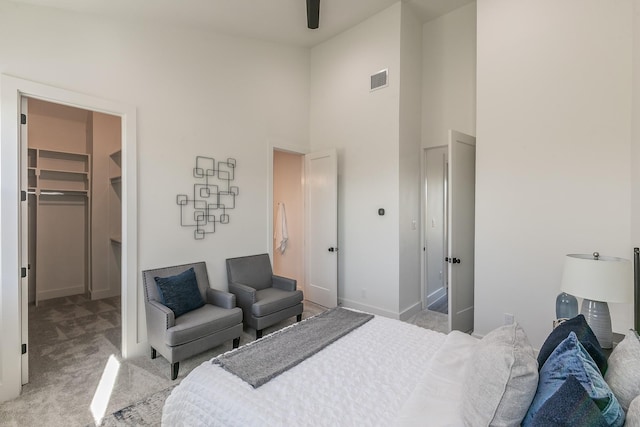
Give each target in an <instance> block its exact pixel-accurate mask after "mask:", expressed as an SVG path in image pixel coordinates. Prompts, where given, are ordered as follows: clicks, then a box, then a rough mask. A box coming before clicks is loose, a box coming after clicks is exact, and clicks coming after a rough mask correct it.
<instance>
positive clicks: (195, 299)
mask: <svg viewBox="0 0 640 427" xmlns="http://www.w3.org/2000/svg"><path fill="white" fill-rule="evenodd" d="M155 280H156V285H157V286H158V293H159V294H160V302H161V303H162V304H164V305H165V306H167V307H169V308H170V309H171V310H172V311H173V313H174V314H175V316H176V317H178V316H181V315H183V314H185V313H188V312H190V311H192V310H195V309H196V308H200V307H202V306H203V305H204V300H203V299H202V294H200V289H198V281H197V280H196V273H195V271H194V270H193V267H191V268H190V269H188V270H186V271H184V272H182V273H180V274H177V275H175V276H169V277H156V278H155Z"/></svg>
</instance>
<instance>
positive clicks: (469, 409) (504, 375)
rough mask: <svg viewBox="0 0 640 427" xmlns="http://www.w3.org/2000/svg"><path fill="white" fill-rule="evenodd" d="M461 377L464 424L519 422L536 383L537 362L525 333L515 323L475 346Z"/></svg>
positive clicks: (509, 423) (515, 423) (502, 328)
mask: <svg viewBox="0 0 640 427" xmlns="http://www.w3.org/2000/svg"><path fill="white" fill-rule="evenodd" d="M467 366H468V367H467V371H466V373H465V376H464V380H463V396H462V402H464V403H463V407H462V416H463V419H464V420H465V423H466V424H467V425H473V426H480V425H482V426H489V425H502V426H519V425H520V423H521V422H522V418H523V417H524V416H525V414H526V412H527V408H528V407H529V404H530V403H531V400H532V399H533V396H534V395H535V392H536V386H537V384H538V363H537V362H536V357H535V355H534V352H533V348H532V347H531V344H529V340H528V339H527V335H526V334H525V333H524V331H523V330H522V328H521V327H520V326H519V325H518V324H517V323H514V324H512V325H507V326H502V327H500V328H497V329H495V330H493V331H491V332H490V333H488V334H487V335H486V336H485V337H484V338H482V339H481V340H480V341H479V342H478V345H477V346H476V348H475V350H474V353H473V355H472V356H471V360H470V363H469V364H468V365H467Z"/></svg>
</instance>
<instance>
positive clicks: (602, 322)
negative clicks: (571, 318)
mask: <svg viewBox="0 0 640 427" xmlns="http://www.w3.org/2000/svg"><path fill="white" fill-rule="evenodd" d="M580 311H581V313H582V315H584V318H585V319H586V320H587V323H588V324H589V327H591V330H592V331H593V333H594V334H595V336H596V338H597V339H598V342H599V343H600V347H602V348H612V347H613V331H612V329H611V314H609V305H608V304H607V303H606V302H601V301H592V300H590V299H586V298H585V299H583V300H582V308H581V310H580Z"/></svg>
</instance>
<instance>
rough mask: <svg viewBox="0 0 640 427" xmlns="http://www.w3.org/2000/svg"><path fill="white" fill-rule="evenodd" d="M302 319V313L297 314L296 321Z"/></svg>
mask: <svg viewBox="0 0 640 427" xmlns="http://www.w3.org/2000/svg"><path fill="white" fill-rule="evenodd" d="M301 320H302V313H300V314H298V315H297V316H296V322H300V321H301Z"/></svg>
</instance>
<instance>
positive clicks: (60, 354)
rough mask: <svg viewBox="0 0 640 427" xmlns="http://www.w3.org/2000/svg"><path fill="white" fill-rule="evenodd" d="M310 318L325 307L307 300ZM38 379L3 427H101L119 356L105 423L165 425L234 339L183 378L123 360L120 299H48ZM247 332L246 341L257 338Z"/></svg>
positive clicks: (426, 323) (34, 319)
mask: <svg viewBox="0 0 640 427" xmlns="http://www.w3.org/2000/svg"><path fill="white" fill-rule="evenodd" d="M304 307H305V311H304V313H303V314H302V317H303V318H305V319H306V318H308V317H311V316H313V315H316V314H319V313H321V312H322V311H324V309H323V308H322V307H320V306H317V305H315V304H313V303H308V302H305V304H304ZM29 321H30V324H29V340H30V352H29V363H30V382H29V384H27V385H25V386H24V387H23V391H22V395H21V396H20V397H19V398H17V399H14V400H11V401H9V402H4V403H0V426H3V427H4V426H12V427H13V426H15V427H23V426H42V425H47V426H65V427H67V426H94V425H96V419H95V417H94V415H93V414H92V413H91V411H90V409H89V407H90V405H91V401H92V399H93V396H94V393H95V391H96V388H97V385H98V382H99V381H100V377H101V375H102V372H103V371H104V368H105V366H106V364H107V361H108V359H109V357H110V356H111V355H113V356H114V358H115V359H116V360H118V361H119V363H120V367H119V370H118V374H117V378H116V381H115V385H114V387H113V391H112V393H111V395H110V397H109V399H108V404H107V406H106V410H104V411H103V413H104V415H103V416H102V415H101V416H100V418H101V419H102V421H101V423H102V425H108V426H128V425H152V426H155V425H159V424H160V420H161V417H162V405H163V404H164V400H165V399H166V397H167V396H168V395H169V393H170V391H171V389H172V388H173V387H174V386H175V385H177V384H178V383H179V382H180V381H181V380H182V379H183V378H184V377H185V376H186V375H187V374H188V373H189V372H191V370H193V369H194V368H195V367H197V366H198V365H200V364H201V363H203V362H205V361H207V360H210V359H212V358H213V357H215V356H218V355H220V354H222V353H224V352H226V351H229V350H231V348H232V345H231V342H229V343H226V344H225V345H222V346H220V347H217V348H215V349H212V350H210V351H208V352H205V353H202V354H200V355H198V356H196V357H193V358H191V359H188V360H185V361H184V362H181V363H180V373H179V376H178V379H177V380H176V381H171V380H170V378H169V363H168V362H167V361H166V360H164V358H162V357H158V358H156V359H153V360H152V359H150V358H149V357H140V358H135V359H130V360H122V358H121V357H120V351H119V348H120V304H119V299H118V298H114V299H105V300H100V301H89V300H87V299H85V298H84V297H82V296H76V297H69V298H58V299H56V300H50V301H44V302H43V303H42V304H40V306H38V307H37V308H36V307H30V311H29ZM293 323H295V317H292V318H291V319H289V320H288V321H286V322H282V323H281V324H278V325H274V326H273V327H270V328H267V329H266V330H265V334H268V333H271V332H273V331H275V330H278V329H280V328H282V327H285V326H288V325H290V324H293ZM408 323H413V324H416V325H418V326H421V327H426V328H429V329H433V330H437V331H440V332H445V333H446V332H448V326H447V316H446V315H443V314H440V313H434V312H430V311H428V310H425V311H423V312H421V313H418V314H416V315H414V316H413V317H412V318H411V319H409V320H408ZM254 333H255V332H254V331H253V330H252V329H246V330H245V331H244V333H243V335H242V337H241V340H240V344H246V343H249V342H252V341H253V340H254Z"/></svg>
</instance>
